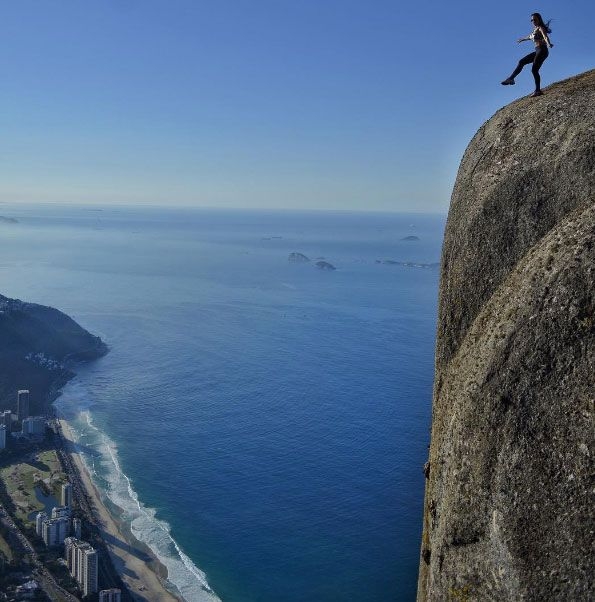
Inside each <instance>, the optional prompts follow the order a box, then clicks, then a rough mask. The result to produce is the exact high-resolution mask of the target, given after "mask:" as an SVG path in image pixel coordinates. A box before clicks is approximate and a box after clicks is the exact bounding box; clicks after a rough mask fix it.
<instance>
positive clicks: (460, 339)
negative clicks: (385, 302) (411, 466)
mask: <svg viewBox="0 0 595 602" xmlns="http://www.w3.org/2000/svg"><path fill="white" fill-rule="evenodd" d="M441 270H442V272H441V284H440V301H439V318H438V322H439V323H438V338H437V343H436V373H435V384H434V399H433V415H432V441H431V446H430V457H429V463H428V465H427V470H426V475H427V478H428V480H427V483H426V497H425V506H424V530H423V541H422V550H421V560H420V575H419V587H418V601H420V602H422V601H429V600H441V601H442V600H469V601H471V600H482V601H484V600H502V601H504V600H506V601H509V600H575V601H578V600H590V599H593V598H594V597H595V590H594V584H593V576H594V575H595V566H594V560H593V558H594V555H593V550H592V545H593V541H594V535H593V532H594V530H595V511H594V509H595V499H594V488H593V474H594V471H593V453H594V452H595V449H594V445H593V443H594V433H595V428H594V423H593V409H594V404H595V70H594V71H589V72H587V73H584V74H582V75H579V76H577V77H573V78H571V79H568V80H565V81H562V82H559V83H557V84H554V85H553V86H550V87H549V88H548V89H547V90H546V93H545V95H544V96H542V97H540V98H537V99H534V98H524V99H520V100H518V101H516V102H514V103H512V104H510V105H509V106H507V107H505V108H503V109H501V110H500V111H498V113H496V114H495V115H494V116H493V117H492V118H491V119H490V120H489V121H488V122H486V123H485V124H484V125H483V126H482V127H481V128H480V130H479V131H478V132H477V134H476V135H475V137H474V138H473V140H472V141H471V143H470V145H469V147H468V148H467V150H466V152H465V155H464V157H463V160H462V162H461V165H460V168H459V172H458V175H457V180H456V183H455V187H454V191H453V195H452V201H451V206H450V211H449V216H448V222H447V226H446V233H445V239H444V246H443V252H442V265H441Z"/></svg>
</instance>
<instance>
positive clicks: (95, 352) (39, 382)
mask: <svg viewBox="0 0 595 602" xmlns="http://www.w3.org/2000/svg"><path fill="white" fill-rule="evenodd" d="M106 352H107V347H106V345H105V343H103V341H102V340H101V339H100V338H99V337H96V336H93V335H92V334H90V333H89V332H87V331H86V330H85V329H84V328H81V326H79V325H78V324H77V323H76V322H75V321H74V320H73V319H72V318H69V317H68V316H67V315H66V314H64V313H62V312H61V311H58V310H57V309H54V308H52V307H46V306H44V305H37V304H35V303H25V302H23V301H20V300H19V299H9V298H8V297H4V296H2V295H0V410H4V409H11V410H13V411H14V410H16V399H17V390H18V389H29V390H30V392H31V408H30V412H31V414H36V413H39V414H43V413H45V410H46V406H47V404H48V403H51V402H52V401H53V400H54V399H55V397H56V395H57V392H58V389H59V388H60V387H62V386H63V385H64V384H65V383H67V382H68V381H69V380H70V379H71V378H72V377H73V376H74V374H73V373H72V372H71V370H70V369H69V367H70V366H71V365H72V364H73V363H74V362H77V361H85V360H92V359H95V358H98V357H101V356H102V355H104V354H105V353H106Z"/></svg>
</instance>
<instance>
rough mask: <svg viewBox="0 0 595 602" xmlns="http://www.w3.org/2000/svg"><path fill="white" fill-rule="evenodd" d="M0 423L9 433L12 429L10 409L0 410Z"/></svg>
mask: <svg viewBox="0 0 595 602" xmlns="http://www.w3.org/2000/svg"><path fill="white" fill-rule="evenodd" d="M0 424H2V425H4V426H5V427H6V432H7V433H10V431H11V430H12V411H11V410H2V412H0Z"/></svg>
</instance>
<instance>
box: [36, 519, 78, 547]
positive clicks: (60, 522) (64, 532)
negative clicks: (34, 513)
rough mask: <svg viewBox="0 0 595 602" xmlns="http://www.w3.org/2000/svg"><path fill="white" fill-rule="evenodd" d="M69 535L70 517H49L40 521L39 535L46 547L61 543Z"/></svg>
mask: <svg viewBox="0 0 595 602" xmlns="http://www.w3.org/2000/svg"><path fill="white" fill-rule="evenodd" d="M36 526H37V521H36ZM69 535H70V519H68V518H50V519H46V520H44V521H42V522H41V537H42V538H43V541H44V543H45V545H46V546H48V548H51V547H52V546H59V545H62V544H63V543H64V540H65V539H66V538H67V537H68V536H69Z"/></svg>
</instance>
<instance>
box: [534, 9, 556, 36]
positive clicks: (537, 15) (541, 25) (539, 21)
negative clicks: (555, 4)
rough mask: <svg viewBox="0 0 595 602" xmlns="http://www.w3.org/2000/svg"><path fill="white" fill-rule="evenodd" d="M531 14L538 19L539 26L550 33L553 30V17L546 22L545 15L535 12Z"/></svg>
mask: <svg viewBox="0 0 595 602" xmlns="http://www.w3.org/2000/svg"><path fill="white" fill-rule="evenodd" d="M531 16H532V17H535V18H536V19H537V26H538V27H543V28H544V29H545V30H546V31H547V32H548V33H552V30H551V29H550V23H551V22H552V20H551V19H550V20H549V21H548V22H547V23H544V22H543V17H542V16H541V15H540V14H539V13H533V14H532V15H531Z"/></svg>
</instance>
